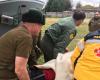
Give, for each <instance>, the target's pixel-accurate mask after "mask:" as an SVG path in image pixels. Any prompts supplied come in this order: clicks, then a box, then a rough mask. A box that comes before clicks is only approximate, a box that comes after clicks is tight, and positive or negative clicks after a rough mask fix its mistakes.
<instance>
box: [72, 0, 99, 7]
mask: <svg viewBox="0 0 100 80" xmlns="http://www.w3.org/2000/svg"><path fill="white" fill-rule="evenodd" d="M72 1H73V5H76V4H77V2H80V3H81V4H82V5H88V4H89V5H92V6H97V7H98V6H99V4H100V0H72Z"/></svg>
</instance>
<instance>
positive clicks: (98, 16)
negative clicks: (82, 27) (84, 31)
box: [88, 11, 100, 32]
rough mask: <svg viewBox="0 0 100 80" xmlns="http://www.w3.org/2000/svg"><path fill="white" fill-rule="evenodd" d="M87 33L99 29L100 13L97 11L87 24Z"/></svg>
mask: <svg viewBox="0 0 100 80" xmlns="http://www.w3.org/2000/svg"><path fill="white" fill-rule="evenodd" d="M88 26H89V32H93V31H95V30H98V29H100V12H99V11H97V12H96V13H95V15H94V17H93V18H92V19H91V20H90V22H89V24H88Z"/></svg>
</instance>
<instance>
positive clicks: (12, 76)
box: [0, 9, 45, 80]
mask: <svg viewBox="0 0 100 80" xmlns="http://www.w3.org/2000/svg"><path fill="white" fill-rule="evenodd" d="M44 24H45V17H44V15H43V14H42V12H40V11H38V10H34V9H31V10H29V11H27V12H25V13H24V14H23V15H22V22H21V23H20V24H19V26H18V27H16V28H14V29H12V30H10V31H8V32H7V33H5V34H4V35H2V36H1V37H0V80H30V76H29V74H28V70H27V63H28V58H29V56H30V54H31V51H32V48H33V47H34V46H36V44H35V43H36V42H35V41H36V38H37V37H38V35H39V32H40V30H41V26H42V25H44ZM33 49H34V48H33ZM33 51H34V50H33ZM33 54H34V53H33ZM34 55H35V54H34Z"/></svg>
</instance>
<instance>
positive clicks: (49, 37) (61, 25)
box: [41, 11, 86, 62]
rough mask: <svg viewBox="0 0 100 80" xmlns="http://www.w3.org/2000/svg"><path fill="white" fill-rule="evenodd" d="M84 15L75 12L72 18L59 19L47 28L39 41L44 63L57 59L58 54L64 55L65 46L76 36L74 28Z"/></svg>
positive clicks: (80, 12) (81, 12)
mask: <svg viewBox="0 0 100 80" xmlns="http://www.w3.org/2000/svg"><path fill="white" fill-rule="evenodd" d="M85 17H86V15H85V13H84V12H83V11H75V12H74V14H73V16H72V17H66V18H62V19H60V20H59V21H58V22H56V23H54V24H52V25H51V26H49V28H48V29H47V30H46V31H45V34H44V36H43V38H42V40H41V50H42V51H43V53H44V59H45V61H46V62H47V61H49V60H51V59H54V58H56V57H57V54H58V53H64V52H65V48H66V46H68V44H69V43H70V42H71V40H73V39H74V37H75V35H76V28H75V26H79V25H80V24H81V23H82V22H83V20H84V19H85Z"/></svg>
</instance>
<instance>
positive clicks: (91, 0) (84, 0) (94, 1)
mask: <svg viewBox="0 0 100 80" xmlns="http://www.w3.org/2000/svg"><path fill="white" fill-rule="evenodd" d="M0 1H5V0H0ZM41 1H48V0H41ZM71 1H72V2H73V3H72V4H73V5H74V6H75V5H76V4H77V2H80V3H81V4H82V5H87V4H89V5H93V6H99V3H100V0H71Z"/></svg>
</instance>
